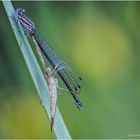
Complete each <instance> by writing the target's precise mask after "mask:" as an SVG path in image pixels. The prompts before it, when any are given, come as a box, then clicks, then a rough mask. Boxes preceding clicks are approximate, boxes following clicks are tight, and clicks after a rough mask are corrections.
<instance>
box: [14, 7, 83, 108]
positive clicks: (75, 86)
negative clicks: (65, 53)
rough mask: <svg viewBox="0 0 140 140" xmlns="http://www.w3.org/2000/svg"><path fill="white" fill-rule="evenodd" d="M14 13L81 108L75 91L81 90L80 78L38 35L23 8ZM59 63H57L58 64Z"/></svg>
mask: <svg viewBox="0 0 140 140" xmlns="http://www.w3.org/2000/svg"><path fill="white" fill-rule="evenodd" d="M16 14H17V17H18V20H19V22H20V24H21V26H22V28H23V29H24V31H25V32H26V33H27V34H29V35H30V36H31V37H32V39H33V40H35V41H36V42H37V44H38V46H39V48H40V50H41V51H42V53H43V54H44V55H45V57H46V58H47V60H48V61H49V63H50V64H51V66H52V67H53V68H54V69H55V68H56V66H57V68H56V72H57V73H58V74H59V76H60V77H61V79H62V80H63V82H64V84H65V85H66V87H67V88H68V90H69V92H70V93H71V95H72V97H73V99H74V101H75V103H76V105H77V107H78V108H79V109H82V108H83V106H82V103H81V102H80V100H79V99H78V98H77V93H79V92H80V90H81V81H82V78H81V77H78V76H77V75H76V74H75V73H74V72H73V70H72V69H71V68H70V67H69V66H68V64H66V63H65V62H64V61H63V60H62V59H61V58H60V57H59V56H58V55H57V54H56V53H55V51H54V50H53V49H52V48H51V47H50V46H49V44H48V43H47V42H46V40H45V39H44V38H43V37H42V36H41V35H40V33H39V32H38V31H37V30H36V27H35V24H34V23H33V22H32V21H31V20H30V19H29V18H28V17H27V16H26V15H25V9H23V8H18V9H17V10H16ZM58 64H59V65H58Z"/></svg>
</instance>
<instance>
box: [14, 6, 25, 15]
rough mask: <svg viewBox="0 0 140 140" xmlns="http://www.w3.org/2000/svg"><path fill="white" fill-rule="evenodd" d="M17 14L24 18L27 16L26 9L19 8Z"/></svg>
mask: <svg viewBox="0 0 140 140" xmlns="http://www.w3.org/2000/svg"><path fill="white" fill-rule="evenodd" d="M16 13H17V15H18V16H20V17H23V16H24V15H25V9H24V8H18V9H16Z"/></svg>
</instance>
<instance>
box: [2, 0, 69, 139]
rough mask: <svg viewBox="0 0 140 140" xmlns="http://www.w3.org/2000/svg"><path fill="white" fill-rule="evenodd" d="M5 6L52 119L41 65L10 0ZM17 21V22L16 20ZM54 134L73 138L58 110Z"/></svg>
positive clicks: (43, 102) (58, 136)
mask: <svg viewBox="0 0 140 140" xmlns="http://www.w3.org/2000/svg"><path fill="white" fill-rule="evenodd" d="M3 5H4V7H5V10H6V13H7V15H8V18H9V20H10V23H11V26H12V28H13V31H14V34H15V36H16V39H17V42H18V44H19V47H20V49H21V52H22V54H23V56H24V59H25V62H26V64H27V67H28V69H29V72H30V74H31V77H32V79H33V81H34V84H35V87H36V89H37V90H38V94H39V96H40V98H41V101H42V105H43V106H44V108H45V111H46V112H47V114H48V116H49V118H50V100H49V93H48V92H49V91H48V86H47V83H46V81H45V78H44V75H43V74H42V71H41V69H40V67H39V64H38V62H37V60H36V58H35V56H34V54H33V52H32V49H31V47H30V45H29V42H28V40H27V38H26V36H25V34H24V31H23V30H22V28H21V26H20V24H19V23H17V22H15V21H16V20H17V18H16V15H15V10H14V8H13V6H12V3H11V2H10V0H9V1H8V0H6V1H4V0H3ZM14 19H15V20H14ZM54 132H55V134H56V137H57V138H58V139H71V136H70V134H69V132H68V130H67V127H66V125H65V123H64V121H63V119H62V116H61V114H60V112H59V110H58V108H57V111H56V117H55V124H54Z"/></svg>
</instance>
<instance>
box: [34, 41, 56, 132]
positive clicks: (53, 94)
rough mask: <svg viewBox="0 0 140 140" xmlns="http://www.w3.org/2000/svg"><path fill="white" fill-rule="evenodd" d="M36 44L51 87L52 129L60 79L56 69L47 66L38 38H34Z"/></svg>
mask: <svg viewBox="0 0 140 140" xmlns="http://www.w3.org/2000/svg"><path fill="white" fill-rule="evenodd" d="M33 41H34V43H35V46H36V50H37V53H38V55H39V58H40V61H41V63H42V66H43V69H44V72H45V78H46V80H47V83H48V87H49V96H50V119H51V130H52V128H53V124H54V118H55V113H56V108H57V88H58V79H56V78H55V77H54V75H55V69H56V68H55V69H54V70H53V71H52V70H51V68H50V67H47V66H46V63H45V60H44V57H43V54H42V52H41V50H40V48H39V46H38V44H37V42H36V40H33Z"/></svg>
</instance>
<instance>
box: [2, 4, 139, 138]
mask: <svg viewBox="0 0 140 140" xmlns="http://www.w3.org/2000/svg"><path fill="white" fill-rule="evenodd" d="M13 6H14V7H15V8H17V7H24V8H25V9H26V11H27V15H28V16H29V17H30V18H31V19H32V20H33V21H34V22H35V23H36V27H37V28H38V30H39V31H40V33H41V34H42V35H43V36H45V38H46V39H47V40H48V42H49V44H51V46H53V48H54V49H55V50H56V52H58V54H59V55H60V56H61V57H63V58H64V59H65V61H66V62H67V63H68V64H70V66H72V67H73V68H74V70H75V71H77V72H78V74H79V75H81V76H82V77H83V79H84V80H83V89H82V92H81V94H80V95H79V98H80V100H81V101H82V103H83V104H84V110H83V111H79V110H78V109H77V108H76V107H75V104H74V102H73V100H72V97H70V95H68V94H61V95H60V96H59V99H58V106H59V109H60V112H61V114H62V116H63V118H64V121H65V123H66V125H67V127H68V130H69V132H70V134H71V136H72V138H79V139H81V138H140V109H139V107H140V28H139V26H140V16H139V14H140V2H80V1H79V2H13ZM32 48H33V49H34V45H32ZM0 138H55V135H54V133H51V131H50V123H49V121H48V117H47V115H46V113H45V111H44V109H43V107H42V106H41V104H40V99H39V97H38V94H37V91H36V89H35V86H34V84H33V81H32V79H31V76H30V74H29V72H28V69H27V66H26V64H25V61H24V59H23V56H22V54H21V51H20V49H19V46H18V44H17V41H16V39H15V36H14V33H13V31H12V29H11V26H10V23H9V20H8V17H7V15H6V12H5V9H4V7H3V5H2V2H0Z"/></svg>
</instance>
